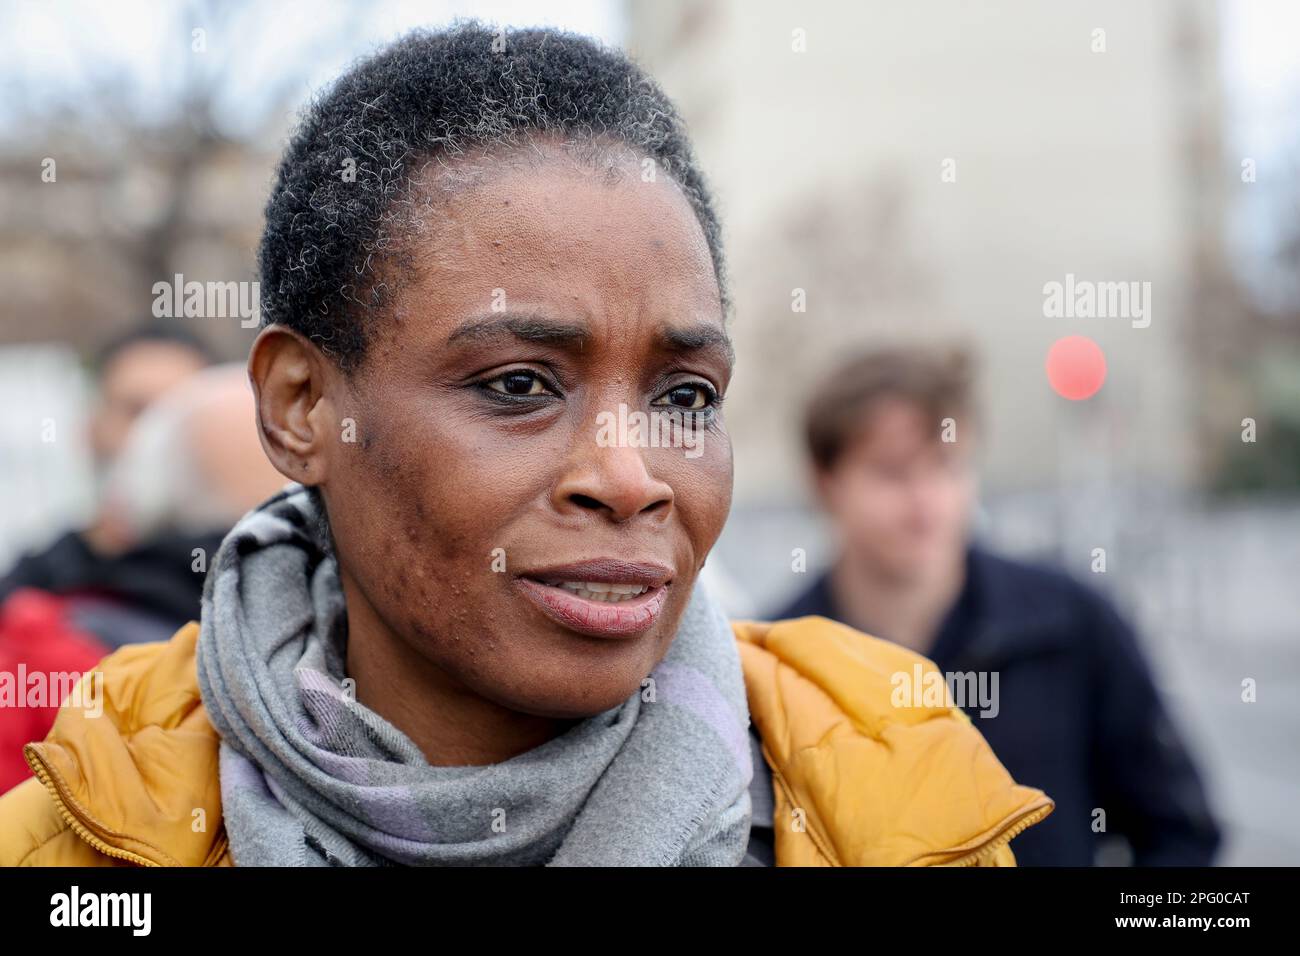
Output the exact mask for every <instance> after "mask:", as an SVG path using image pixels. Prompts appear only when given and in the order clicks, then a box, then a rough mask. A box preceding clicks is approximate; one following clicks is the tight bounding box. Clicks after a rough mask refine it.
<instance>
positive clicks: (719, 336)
mask: <svg viewBox="0 0 1300 956" xmlns="http://www.w3.org/2000/svg"><path fill="white" fill-rule="evenodd" d="M659 340H660V342H661V343H662V344H663V348H664V350H665V351H668V352H699V351H716V352H720V353H721V354H722V355H723V357H724V358H725V359H726V361H727V364H728V365H735V363H736V350H735V349H734V348H733V347H732V345H731V339H730V337H728V335H727V333H726V331H724V330H723V329H720V328H718V327H717V326H716V325H710V324H708V323H705V322H701V323H698V324H696V325H688V326H680V325H664V326H661V327H660V329H659Z"/></svg>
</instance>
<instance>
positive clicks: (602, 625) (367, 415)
mask: <svg viewBox="0 0 1300 956" xmlns="http://www.w3.org/2000/svg"><path fill="white" fill-rule="evenodd" d="M641 168H642V167H641V166H640V164H639V163H637V164H634V165H628V166H626V167H625V168H624V169H623V170H622V175H619V176H608V175H605V174H604V173H601V172H596V171H593V170H591V169H589V168H586V167H585V166H578V165H575V164H574V163H572V162H569V161H566V160H564V159H558V158H557V159H555V160H554V161H544V162H537V161H533V162H531V163H529V164H528V165H523V164H503V165H501V166H500V167H499V168H498V169H496V170H495V171H493V172H492V173H491V174H490V175H488V176H487V177H486V178H480V179H479V180H478V181H476V182H475V183H474V184H473V185H471V186H462V187H460V188H459V189H458V190H457V191H455V192H453V193H451V194H449V195H443V196H442V198H441V199H439V203H440V204H441V203H445V208H442V209H441V211H440V217H439V225H438V227H437V229H436V230H432V231H428V234H427V235H423V236H422V238H420V239H418V240H415V242H414V246H413V248H411V249H409V250H408V251H409V256H408V261H406V262H405V263H404V266H403V268H402V269H400V270H398V271H396V272H395V273H394V274H393V275H391V276H390V277H389V279H388V284H389V289H390V293H391V295H392V299H391V302H390V305H389V306H388V307H387V308H388V310H389V311H388V313H387V317H386V318H385V319H384V320H382V321H381V322H379V323H378V324H377V328H376V329H375V331H374V333H373V335H372V337H371V343H370V346H369V349H368V351H367V354H366V358H365V360H364V362H363V363H362V364H361V366H360V367H359V368H358V369H357V370H356V371H355V372H354V373H353V374H352V375H351V376H350V377H343V376H338V377H336V378H334V379H333V380H332V383H331V385H330V388H331V390H332V391H333V392H334V393H335V394H333V395H332V396H331V398H332V404H333V408H334V410H335V412H336V414H337V415H338V416H339V418H340V423H339V430H340V435H341V436H342V438H341V440H340V441H338V442H336V443H334V444H333V446H332V448H331V449H330V450H329V451H328V452H327V455H328V468H327V472H324V473H323V474H324V477H323V479H322V482H321V486H322V491H323V493H324V495H325V499H326V503H327V506H328V509H329V514H330V519H331V523H332V527H333V531H334V535H335V541H336V545H337V549H338V553H339V559H340V565H341V568H342V571H343V576H344V581H345V587H346V590H347V596H348V601H349V616H350V619H356V617H357V615H358V614H361V615H365V616H366V618H367V619H371V620H375V621H378V622H382V625H383V626H384V627H385V629H386V630H387V631H388V632H390V634H391V637H392V639H394V640H397V641H400V642H402V643H404V644H405V645H407V648H408V650H409V651H411V652H413V653H414V654H415V655H418V657H419V658H422V659H423V660H424V661H427V662H428V663H430V664H432V665H434V666H435V667H436V668H438V669H439V670H440V671H441V672H442V673H444V674H445V675H446V676H448V677H450V678H452V679H453V680H454V681H457V682H459V683H460V684H462V685H464V686H465V687H466V688H468V689H469V690H470V691H472V692H474V693H477V694H478V695H480V696H482V697H485V698H487V699H489V700H491V701H493V702H495V703H497V704H500V705H503V706H506V707H508V708H510V709H512V710H517V711H522V712H524V713H529V714H538V715H545V716H556V717H576V716H583V715H588V714H593V713H598V712H600V711H602V710H605V709H607V708H609V707H612V706H614V705H615V704H617V703H618V702H620V701H622V700H625V699H626V698H627V697H628V696H629V695H630V694H631V693H633V692H634V691H635V690H636V689H637V688H638V687H639V686H640V684H641V681H642V680H643V679H644V678H645V676H646V675H647V674H648V673H649V671H650V670H651V669H652V668H653V667H654V666H655V664H657V663H658V662H659V660H660V659H661V658H662V657H663V655H664V653H665V652H666V651H667V649H668V646H669V644H670V642H671V641H672V638H673V635H674V632H675V631H676V628H677V625H678V623H679V621H680V618H681V615H682V611H683V610H684V608H685V606H686V603H687V600H688V598H689V596H690V593H691V587H692V585H693V583H694V581H695V578H696V575H697V574H698V572H699V570H700V568H701V567H702V566H703V564H704V560H705V557H706V555H707V554H708V552H709V550H710V548H712V546H713V544H714V542H715V541H716V539H717V537H718V534H719V533H720V532H721V530H722V526H723V522H724V521H725V519H726V516H727V511H728V509H729V507H730V503H731V485H732V462H731V445H730V440H729V439H728V437H727V433H726V430H725V427H724V425H723V421H722V416H721V410H720V409H715V407H714V406H715V403H716V401H717V397H718V396H720V395H721V394H723V393H724V392H725V390H726V388H727V384H728V380H729V378H730V374H731V354H730V346H729V343H728V341H727V338H726V335H725V332H724V328H723V317H722V312H721V307H720V304H719V294H718V284H717V279H716V277H715V273H714V268H713V264H712V261H711V259H710V255H709V249H708V245H707V244H706V242H705V238H704V235H703V231H702V230H701V228H700V226H699V224H698V222H697V220H696V218H695V216H694V215H693V213H692V210H691V208H690V206H689V204H688V202H687V200H686V199H685V198H684V196H683V195H682V194H681V192H680V191H679V190H678V188H677V187H676V186H675V185H674V184H673V183H672V182H671V181H670V180H669V179H668V177H666V176H663V175H660V176H658V177H657V178H656V180H655V181H652V182H646V181H644V180H643V178H642V176H641ZM440 195H441V194H440ZM674 410H676V411H677V412H678V413H680V412H683V411H687V412H694V413H696V415H697V416H698V418H697V420H696V423H695V424H694V425H693V426H692V425H691V424H686V425H684V426H683V425H682V424H681V423H680V420H679V423H678V424H677V425H673V424H672V419H671V417H669V416H668V413H671V412H673V411H674ZM637 413H640V414H639V415H638V414H637ZM642 416H644V418H643V417H642ZM347 419H352V420H353V422H354V423H355V427H354V429H353V433H354V434H353V436H352V437H353V438H354V439H355V440H352V441H349V440H348V437H349V436H348V433H347V429H348V424H347V421H346V420H347ZM664 423H668V424H667V426H666V427H665V428H664V429H662V430H661V429H660V428H657V427H655V426H657V425H664ZM638 426H648V427H639V428H638ZM665 445H667V446H668V447H664V446H665ZM673 445H676V447H672V446H673Z"/></svg>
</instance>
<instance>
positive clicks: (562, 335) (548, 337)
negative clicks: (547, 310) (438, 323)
mask: <svg viewBox="0 0 1300 956" xmlns="http://www.w3.org/2000/svg"><path fill="white" fill-rule="evenodd" d="M503 336H509V337H512V338H516V339H519V340H521V341H524V342H534V343H540V344H542V345H555V346H559V347H562V348H563V347H568V348H572V349H579V350H580V349H582V348H583V347H584V346H585V345H586V344H587V342H588V340H589V339H590V338H591V331H590V330H589V329H588V328H587V327H586V326H585V325H582V324H578V323H574V322H560V321H556V320H554V319H546V318H542V317H539V316H536V315H519V314H513V313H502V314H500V315H495V316H492V317H491V318H485V319H470V320H469V321H467V322H464V323H462V324H461V325H459V326H457V327H456V329H455V330H453V331H452V333H451V335H449V336H448V337H447V344H449V345H450V344H451V343H453V342H459V341H461V340H462V339H469V340H481V339H491V338H501V337H503Z"/></svg>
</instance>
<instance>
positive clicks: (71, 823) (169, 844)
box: [0, 618, 1052, 866]
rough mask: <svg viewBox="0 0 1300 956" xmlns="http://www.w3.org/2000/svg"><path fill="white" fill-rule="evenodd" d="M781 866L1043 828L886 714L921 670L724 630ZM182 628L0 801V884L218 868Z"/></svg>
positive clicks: (219, 832)
mask: <svg viewBox="0 0 1300 956" xmlns="http://www.w3.org/2000/svg"><path fill="white" fill-rule="evenodd" d="M735 631H736V636H737V638H738V641H739V646H740V653H741V660H742V662H743V665H744V670H745V681H746V684H747V686H748V691H749V706H750V709H751V711H752V715H753V720H754V721H755V723H756V725H757V727H758V730H759V732H760V734H761V735H762V738H763V749H764V755H765V757H766V758H767V761H768V763H769V765H770V766H771V768H772V776H773V784H774V789H775V791H776V828H775V829H776V838H775V839H776V857H777V863H778V864H779V865H784V866H835V865H849V866H880V865H884V866H893V865H927V864H930V865H932V864H977V865H1010V864H1013V863H1014V860H1013V858H1012V856H1011V852H1010V850H1009V849H1008V847H1007V844H1008V842H1009V841H1010V839H1011V838H1012V837H1013V836H1015V835H1016V834H1017V833H1019V832H1020V831H1021V830H1023V829H1024V828H1025V827H1027V826H1029V825H1031V824H1033V823H1036V822H1037V821H1039V820H1041V819H1043V817H1045V816H1047V814H1048V813H1050V812H1051V810H1052V803H1051V801H1050V800H1049V799H1048V798H1047V797H1046V796H1044V794H1043V793H1042V792H1041V791H1038V790H1033V789H1030V788H1028V787H1021V786H1018V785H1017V784H1015V783H1014V781H1012V780H1011V778H1010V776H1009V775H1008V774H1007V772H1006V770H1005V769H1003V767H1002V765H1001V764H1000V763H998V760H997V758H996V757H994V756H993V752H992V750H990V749H989V747H988V745H987V744H986V743H985V742H984V739H983V738H982V737H981V736H980V734H979V733H978V731H976V730H975V728H974V727H972V726H971V723H970V721H969V720H968V719H967V718H966V716H965V715H964V714H962V713H961V711H959V710H956V709H950V708H931V709H920V708H917V709H912V708H895V707H892V706H891V705H890V693H891V691H892V687H891V685H890V676H891V675H892V674H894V673H896V672H899V671H902V672H906V673H909V674H910V673H912V666H913V664H914V663H916V662H918V661H921V662H923V666H924V667H928V668H931V669H932V668H933V665H930V664H929V663H928V662H925V661H924V659H923V658H919V657H917V656H916V655H914V654H912V653H910V652H908V651H905V650H902V649H900V648H897V647H894V646H893V645H890V644H886V643H885V642H883V641H878V640H875V639H873V638H869V637H866V636H864V635H862V634H859V633H857V632H856V631H853V630H851V629H849V628H846V627H843V626H841V625H838V624H833V623H832V622H830V621H827V620H825V619H822V618H802V619H800V620H796V621H784V622H781V623H778V624H749V623H742V624H736V625H735ZM198 632H199V629H198V626H197V625H196V624H189V625H186V626H185V627H184V628H182V629H181V630H180V631H178V632H177V633H176V636H175V637H173V638H172V639H171V640H170V641H168V642H167V643H165V644H140V645H134V646H129V647H125V648H123V649H121V650H119V651H117V652H116V653H114V654H112V655H110V656H109V657H107V658H105V659H104V661H103V662H102V663H101V665H100V668H99V670H100V672H102V674H103V696H104V708H103V714H102V716H99V717H90V716H88V715H87V714H86V713H85V712H84V711H83V710H82V709H80V708H73V707H65V708H64V709H63V710H61V711H60V712H59V716H58V719H57V720H56V721H55V724H54V727H53V729H52V730H51V731H50V734H49V736H48V737H47V738H46V739H45V740H44V741H43V742H42V743H34V744H28V745H27V747H26V749H25V751H24V752H25V755H26V757H27V762H28V763H29V764H30V765H31V767H32V770H33V772H34V773H35V777H34V778H33V779H31V780H28V781H26V782H25V783H22V784H20V785H18V786H17V787H15V788H14V789H12V790H10V791H9V792H8V793H7V794H5V795H4V796H2V797H0V866H120V865H141V866H230V865H232V861H231V858H230V853H229V846H228V843H227V840H226V835H225V829H224V827H223V826H222V824H221V791H220V787H219V785H218V774H217V749H218V743H219V738H218V736H217V734H216V731H215V730H214V729H213V728H212V725H211V724H210V723H209V722H208V719H207V715H206V713H205V712H204V709H203V703H202V701H201V700H200V698H199V688H198V681H197V677H196V674H195V667H194V646H195V642H196V640H197V638H198Z"/></svg>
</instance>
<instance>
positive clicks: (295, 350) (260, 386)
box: [248, 325, 339, 485]
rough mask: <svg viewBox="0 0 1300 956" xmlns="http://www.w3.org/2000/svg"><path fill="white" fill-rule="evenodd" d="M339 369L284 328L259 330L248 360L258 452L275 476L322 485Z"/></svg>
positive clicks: (327, 471) (332, 429)
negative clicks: (260, 444) (259, 445)
mask: <svg viewBox="0 0 1300 956" xmlns="http://www.w3.org/2000/svg"><path fill="white" fill-rule="evenodd" d="M338 376H339V372H338V370H337V369H336V368H335V367H334V365H333V363H331V362H330V361H329V360H328V359H327V358H326V357H325V356H324V355H322V354H321V352H320V349H318V348H317V347H316V346H315V345H313V344H312V343H311V342H310V341H308V340H307V339H306V338H304V337H303V336H301V335H299V334H298V333H297V332H295V331H293V330H292V329H288V328H285V327H284V326H279V325H271V326H268V327H267V328H265V329H263V330H262V331H261V333H260V334H259V335H258V336H257V341H255V342H254V343H253V349H252V352H251V353H250V354H249V356H248V378H249V380H250V381H251V382H252V385H253V394H254V396H256V399H257V430H258V434H259V435H260V436H261V439H262V448H263V449H264V450H265V451H266V456H267V458H269V459H270V460H271V464H273V465H274V466H275V467H276V469H277V470H278V471H279V472H280V474H282V475H284V476H285V477H286V478H291V479H293V480H294V481H298V482H301V483H302V484H304V485H320V484H324V482H325V480H326V478H327V477H328V473H329V461H330V455H329V451H330V447H331V445H332V442H331V440H330V439H331V438H332V436H333V435H334V434H335V432H336V431H337V429H335V428H334V427H333V425H332V424H331V423H332V422H333V421H334V413H333V403H332V400H331V398H330V395H331V394H332V390H333V387H334V386H336V385H337V378H338Z"/></svg>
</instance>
